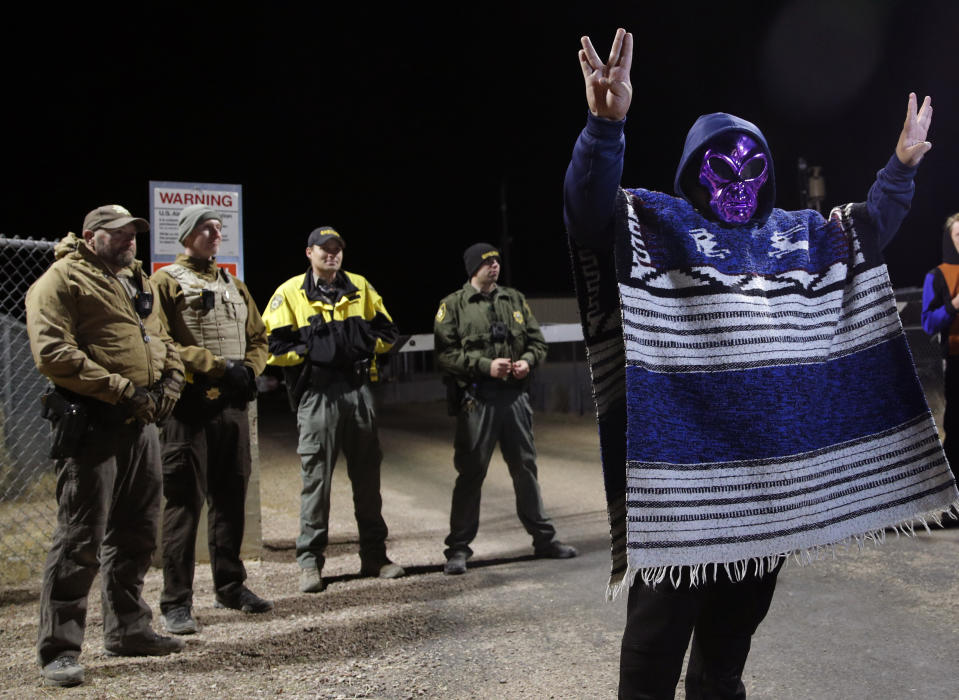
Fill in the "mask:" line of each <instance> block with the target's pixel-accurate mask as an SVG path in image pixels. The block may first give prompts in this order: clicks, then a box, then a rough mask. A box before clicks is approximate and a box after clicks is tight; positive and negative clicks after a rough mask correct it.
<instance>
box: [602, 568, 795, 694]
mask: <svg viewBox="0 0 959 700" xmlns="http://www.w3.org/2000/svg"><path fill="white" fill-rule="evenodd" d="M781 566H782V564H781V563H780V564H779V565H778V566H777V567H776V568H775V569H774V570H773V571H772V572H769V573H766V574H765V575H763V576H756V575H755V572H754V571H753V570H751V571H750V572H749V573H747V575H746V577H745V578H744V579H743V580H742V581H739V582H733V581H731V580H730V579H729V578H728V577H727V576H726V575H725V572H724V571H723V570H722V569H721V568H720V572H721V573H720V574H719V576H718V578H717V580H716V581H715V582H713V581H712V579H710V581H709V582H708V583H700V584H698V585H697V586H696V587H691V586H690V585H689V583H688V578H687V576H688V574H686V573H684V574H683V581H682V582H681V584H680V585H679V587H676V588H674V587H673V586H672V585H671V584H670V583H669V581H664V582H663V583H660V584H659V585H657V586H656V587H650V586H647V585H645V584H644V583H643V582H642V581H640V580H637V581H636V583H634V584H633V586H632V588H630V590H629V601H628V603H627V607H626V630H625V631H624V633H623V645H622V653H621V655H620V662H619V663H620V666H619V697H620V698H621V699H624V700H625V699H629V700H672V698H673V697H674V695H675V692H676V684H677V683H678V682H679V676H680V673H681V672H682V668H683V657H684V655H685V654H686V647H687V646H688V645H689V637H690V635H692V637H693V645H692V649H691V650H690V654H689V666H688V667H687V669H686V698H687V700H742V699H743V698H745V697H746V689H745V687H744V686H743V682H742V674H743V668H744V667H745V665H746V656H747V655H748V654H749V646H750V642H751V640H752V636H753V634H754V633H755V632H756V629H757V628H758V627H759V623H760V622H762V620H763V618H765V617H766V613H767V612H768V611H769V604H770V603H771V601H772V597H773V591H774V590H775V588H776V577H777V575H778V574H779V569H780V567H781ZM750 568H751V569H752V567H750ZM710 573H712V572H711V571H710Z"/></svg>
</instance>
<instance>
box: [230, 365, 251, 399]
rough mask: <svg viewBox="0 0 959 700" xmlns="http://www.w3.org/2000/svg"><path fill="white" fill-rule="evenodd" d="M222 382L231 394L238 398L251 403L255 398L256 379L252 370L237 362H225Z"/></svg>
mask: <svg viewBox="0 0 959 700" xmlns="http://www.w3.org/2000/svg"><path fill="white" fill-rule="evenodd" d="M223 382H224V384H226V385H227V386H228V387H229V388H230V390H231V393H232V394H233V395H235V396H237V397H238V398H242V399H244V400H246V401H252V400H253V399H255V398H256V377H255V376H254V374H253V368H252V367H249V366H247V365H245V364H243V363H242V362H240V361H238V360H227V361H226V369H225V370H224V372H223Z"/></svg>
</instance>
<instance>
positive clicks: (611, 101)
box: [579, 29, 928, 121]
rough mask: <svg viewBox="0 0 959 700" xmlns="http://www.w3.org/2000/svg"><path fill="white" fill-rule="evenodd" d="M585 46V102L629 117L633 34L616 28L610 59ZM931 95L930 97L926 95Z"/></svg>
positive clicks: (606, 113)
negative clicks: (604, 59) (604, 60)
mask: <svg viewBox="0 0 959 700" xmlns="http://www.w3.org/2000/svg"><path fill="white" fill-rule="evenodd" d="M580 42H581V43H582V44H583V48H582V49H581V50H580V52H579V65H580V67H581V68H582V69H583V79H584V80H585V81H586V102H587V103H588V104H589V111H590V112H592V113H593V114H594V115H596V116H597V117H604V118H605V119H612V120H613V121H619V120H621V119H624V118H625V117H626V112H627V111H629V103H630V102H631V101H632V99H633V86H632V84H631V83H630V82H629V69H630V66H632V63H633V35H632V34H630V33H629V32H627V31H626V30H625V29H617V30H616V36H615V37H614V38H613V48H612V49H610V51H609V60H608V61H607V62H606V63H603V62H602V61H601V60H599V55H598V54H597V53H596V49H594V48H593V42H591V41H590V40H589V37H588V36H584V37H582V38H581V39H580ZM927 99H928V98H927Z"/></svg>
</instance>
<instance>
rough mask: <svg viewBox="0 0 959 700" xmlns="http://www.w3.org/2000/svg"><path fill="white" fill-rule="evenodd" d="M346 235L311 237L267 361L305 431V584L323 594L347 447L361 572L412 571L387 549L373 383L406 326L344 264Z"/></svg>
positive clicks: (274, 325)
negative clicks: (339, 463) (339, 461)
mask: <svg viewBox="0 0 959 700" xmlns="http://www.w3.org/2000/svg"><path fill="white" fill-rule="evenodd" d="M343 248H344V242H343V238H342V237H341V236H340V234H339V233H337V232H336V231H335V230H334V229H332V228H331V227H329V226H324V227H321V228H318V229H315V230H314V231H313V232H312V233H310V235H309V238H308V239H307V244H306V257H307V258H309V260H310V268H309V270H307V271H306V273H304V274H301V275H297V276H296V277H293V278H291V279H289V280H287V281H286V282H284V283H283V284H282V285H280V287H279V288H278V289H277V290H276V292H275V293H274V294H273V297H272V298H271V299H270V303H269V305H268V307H267V308H266V310H265V311H264V312H263V322H264V323H265V324H266V329H267V332H268V334H269V335H268V340H269V350H270V357H269V359H268V360H267V364H270V365H276V366H279V367H282V368H283V371H284V377H285V381H286V386H287V391H288V392H289V395H290V405H291V408H292V409H293V410H294V411H295V412H296V420H297V427H298V428H299V445H298V447H297V452H298V453H299V455H300V459H301V462H302V465H301V466H302V468H301V475H302V477H303V492H302V496H301V502H300V536H299V537H298V538H297V541H296V559H297V562H298V563H299V565H300V590H301V591H303V592H304V593H318V592H320V591H322V590H323V589H324V588H325V583H324V582H323V579H322V577H321V573H322V571H323V564H324V562H325V558H324V552H325V550H326V545H327V541H328V539H329V528H328V525H329V514H330V486H331V482H332V476H333V466H334V464H335V463H336V458H337V456H338V455H339V453H340V450H341V449H342V450H343V453H344V454H345V456H346V468H347V473H348V474H349V477H350V481H351V483H352V485H353V504H354V509H355V514H356V522H357V525H358V527H359V533H360V560H361V568H360V571H361V573H362V574H364V575H367V576H379V577H380V578H397V577H399V576H402V575H403V574H404V573H405V572H404V571H403V569H402V567H400V566H398V565H396V564H394V563H392V562H391V561H390V560H389V558H388V557H387V555H386V536H387V534H388V531H387V527H386V523H385V522H384V520H383V515H382V499H381V497H380V463H381V461H382V458H383V453H382V451H381V450H380V443H379V438H378V436H377V432H376V416H375V414H374V409H373V396H372V394H371V392H370V388H369V377H370V372H371V370H374V371H375V356H376V355H377V354H381V353H385V352H387V351H388V350H389V349H390V347H391V346H392V344H393V342H394V341H395V340H396V337H397V328H396V325H395V324H394V323H393V320H392V318H390V315H389V313H388V312H387V311H386V307H385V306H384V305H383V300H382V299H381V298H380V295H379V294H377V293H376V290H375V289H373V285H371V284H370V283H369V282H367V281H366V279H365V278H363V277H361V276H360V275H357V274H354V273H352V272H346V271H345V270H343V269H342V264H343Z"/></svg>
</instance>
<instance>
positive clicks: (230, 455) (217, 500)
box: [160, 406, 251, 613]
mask: <svg viewBox="0 0 959 700" xmlns="http://www.w3.org/2000/svg"><path fill="white" fill-rule="evenodd" d="M250 468H251V457H250V423H249V418H248V416H247V409H246V406H244V407H243V408H229V407H228V408H225V409H223V410H222V411H221V412H220V413H218V414H217V415H216V416H214V417H213V418H211V419H209V420H206V421H203V422H202V423H198V424H193V423H187V422H183V421H181V420H179V419H178V418H177V417H176V416H170V418H168V419H167V421H166V423H165V424H164V425H163V495H164V496H165V498H166V506H165V507H164V510H163V593H162V595H161V596H160V610H162V611H163V612H164V613H166V612H169V611H170V610H171V609H172V608H176V607H180V606H186V607H192V605H193V572H194V564H195V561H196V532H197V527H198V526H199V523H200V513H201V511H202V508H203V503H204V501H206V503H207V546H208V547H209V551H210V567H211V568H212V569H213V586H214V588H215V589H216V592H217V594H218V595H219V596H220V597H221V598H224V599H226V600H229V599H230V598H232V597H234V596H235V595H236V594H237V592H238V590H239V588H240V587H241V586H242V585H243V582H244V581H245V580H246V569H245V568H244V566H243V562H242V561H241V560H240V546H241V545H242V543H243V528H244V525H245V518H246V489H247V484H248V483H249V481H250Z"/></svg>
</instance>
